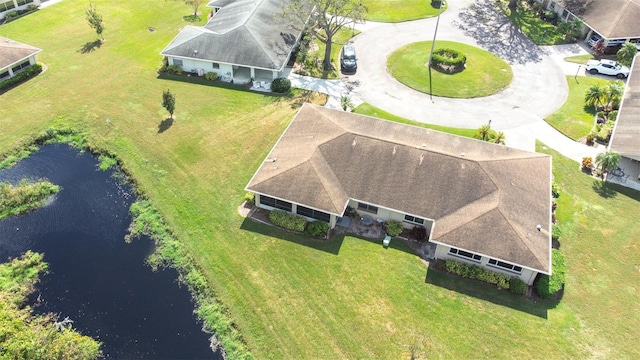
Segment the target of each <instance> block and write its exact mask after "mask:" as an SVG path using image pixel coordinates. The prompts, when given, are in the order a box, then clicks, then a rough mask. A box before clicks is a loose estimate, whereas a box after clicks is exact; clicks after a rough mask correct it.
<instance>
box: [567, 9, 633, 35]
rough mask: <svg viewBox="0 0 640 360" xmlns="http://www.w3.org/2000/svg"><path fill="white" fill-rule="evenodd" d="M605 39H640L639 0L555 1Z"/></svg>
mask: <svg viewBox="0 0 640 360" xmlns="http://www.w3.org/2000/svg"><path fill="white" fill-rule="evenodd" d="M556 2H558V3H560V4H561V5H562V6H563V7H564V8H565V9H568V10H570V11H571V12H572V13H574V14H575V15H576V16H578V17H580V18H581V19H582V20H583V21H584V22H585V23H587V24H588V25H589V26H590V27H591V28H593V29H594V30H596V31H597V32H598V33H600V35H602V36H604V37H606V38H609V39H610V38H625V37H640V21H639V20H638V19H640V0H606V1H603V0H560V1H558V0H556Z"/></svg>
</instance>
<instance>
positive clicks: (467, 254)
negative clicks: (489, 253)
mask: <svg viewBox="0 0 640 360" xmlns="http://www.w3.org/2000/svg"><path fill="white" fill-rule="evenodd" d="M449 254H452V255H455V256H459V257H463V258H466V259H469V260H471V261H475V262H480V260H482V256H480V255H478V254H474V253H472V252H468V251H464V250H460V249H456V248H449Z"/></svg>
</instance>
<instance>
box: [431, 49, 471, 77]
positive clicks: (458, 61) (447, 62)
mask: <svg viewBox="0 0 640 360" xmlns="http://www.w3.org/2000/svg"><path fill="white" fill-rule="evenodd" d="M466 62H467V57H466V56H464V54H462V53H461V52H459V51H457V50H453V49H437V50H435V51H434V52H433V57H432V58H431V65H432V66H434V67H437V68H438V69H440V70H443V71H445V72H448V73H453V72H459V71H462V70H463V69H464V64H465V63H466Z"/></svg>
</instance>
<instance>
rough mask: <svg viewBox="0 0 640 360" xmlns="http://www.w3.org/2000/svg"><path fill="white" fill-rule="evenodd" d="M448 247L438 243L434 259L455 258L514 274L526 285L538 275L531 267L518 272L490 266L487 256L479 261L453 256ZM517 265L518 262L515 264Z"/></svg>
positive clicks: (530, 283) (492, 269) (498, 271)
mask: <svg viewBox="0 0 640 360" xmlns="http://www.w3.org/2000/svg"><path fill="white" fill-rule="evenodd" d="M449 249H450V247H448V246H444V245H441V244H438V246H437V247H436V255H435V257H436V259H441V260H447V259H452V260H456V261H460V262H464V263H467V264H471V265H475V266H479V267H481V268H484V269H487V270H491V271H493V272H496V273H499V274H506V275H509V276H515V277H517V278H519V279H520V280H522V281H524V282H525V283H526V284H527V285H532V284H533V281H534V280H535V279H536V275H538V272H537V271H533V270H531V269H527V268H524V267H523V268H522V273H520V274H518V273H515V272H512V271H508V270H506V269H505V270H503V269H501V268H499V267H495V266H491V265H489V264H488V261H489V257H487V256H483V257H482V259H481V260H480V262H476V261H473V260H471V259H468V258H465V257H461V256H455V255H453V254H449ZM516 265H518V264H516Z"/></svg>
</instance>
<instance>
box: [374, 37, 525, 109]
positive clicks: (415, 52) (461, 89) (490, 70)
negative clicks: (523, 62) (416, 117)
mask: <svg viewBox="0 0 640 360" xmlns="http://www.w3.org/2000/svg"><path fill="white" fill-rule="evenodd" d="M430 52H431V41H422V42H416V43H412V44H409V45H406V46H404V47H401V48H400V49H398V50H396V51H394V52H393V53H392V54H391V55H390V56H389V58H388V59H387V69H389V72H390V73H391V75H393V77H395V78H396V79H397V80H398V81H400V82H401V83H403V84H405V85H407V86H409V87H410V88H413V89H415V90H418V91H421V92H424V93H427V94H429V66H428V63H429V53H430ZM434 60H435V61H433V67H432V69H431V76H432V77H433V79H432V86H433V94H432V95H435V96H443V97H451V98H475V97H482V96H488V95H492V94H495V93H497V92H500V91H502V90H504V89H505V88H507V87H508V86H509V84H510V83H511V79H512V78H513V72H512V71H511V66H509V64H507V62H506V61H504V60H502V59H500V58H499V57H497V56H496V55H494V54H492V53H490V52H488V51H485V50H482V49H479V48H477V47H475V46H471V45H466V44H462V43H458V42H453V41H436V46H435V51H434Z"/></svg>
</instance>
